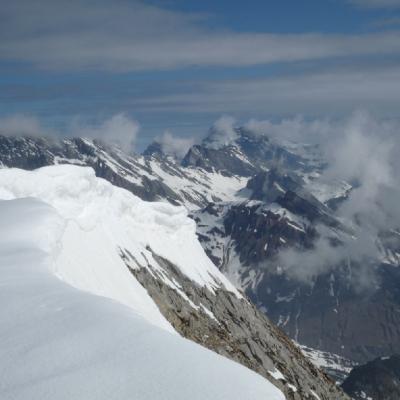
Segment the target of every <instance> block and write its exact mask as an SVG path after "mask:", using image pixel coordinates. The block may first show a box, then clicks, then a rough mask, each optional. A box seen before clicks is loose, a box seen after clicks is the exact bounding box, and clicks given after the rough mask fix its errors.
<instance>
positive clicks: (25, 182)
mask: <svg viewBox="0 0 400 400" xmlns="http://www.w3.org/2000/svg"><path fill="white" fill-rule="evenodd" d="M0 199H1V201H0V215H1V220H2V226H1V230H2V232H1V233H2V238H3V239H2V242H1V245H0V274H1V275H0V280H1V286H2V291H1V294H0V296H2V301H3V304H8V305H9V307H6V308H5V309H3V311H2V312H1V313H0V327H1V329H0V332H1V339H2V341H1V342H2V344H3V345H2V346H0V360H1V362H0V368H1V375H2V382H1V396H2V398H5V399H27V398H42V399H46V398H49V399H50V398H51V399H54V398H57V399H64V398H65V399H70V398H82V397H84V398H88V399H91V398H93V399H101V398H107V399H110V398H115V399H124V398H132V396H134V397H135V398H138V399H153V398H160V397H162V398H166V399H179V398H182V399H183V398H185V399H186V398H188V397H190V398H198V399H204V398H209V399H234V398H240V399H246V398H249V399H256V398H260V399H261V398H263V399H264V398H268V399H271V400H275V399H276V400H281V399H284V398H286V399H296V400H297V399H318V398H320V399H325V400H331V399H332V400H333V399H341V398H343V399H345V398H346V397H345V395H344V394H342V392H341V391H340V390H339V389H338V388H337V387H336V386H335V385H334V384H333V383H332V382H331V381H330V380H329V379H328V378H326V376H325V375H324V374H322V373H321V372H320V371H319V370H318V369H316V368H315V367H313V365H312V364H311V363H309V362H308V361H307V360H306V359H305V358H304V356H303V355H302V354H301V352H300V351H299V350H298V348H297V347H296V346H294V345H293V344H292V343H291V342H290V341H289V340H288V339H287V338H286V336H285V335H283V334H282V333H281V332H280V331H279V330H277V329H276V328H275V327H274V326H273V325H272V324H271V323H270V322H269V321H268V320H267V318H266V317H265V316H263V315H262V314H261V313H260V312H259V311H257V310H256V309H255V308H254V307H253V306H252V305H251V304H250V303H249V302H248V300H247V299H246V298H245V297H243V295H242V294H241V293H240V292H239V291H238V290H237V289H236V288H235V287H234V286H233V285H232V284H231V283H230V282H229V281H228V280H227V278H225V277H224V275H222V273H221V272H220V271H219V270H218V269H217V268H216V266H215V265H214V264H213V263H212V262H211V261H210V260H209V258H208V257H207V256H206V254H205V253H204V251H203V249H202V247H201V245H200V243H199V242H198V240H197V237H196V226H195V223H194V221H193V220H192V219H189V218H188V217H187V211H186V210H185V208H184V207H176V206H172V205H169V204H167V203H159V202H156V203H148V202H144V201H142V200H141V199H139V198H138V197H136V196H134V195H133V194H131V193H129V192H128V191H127V190H125V189H122V188H118V187H116V186H113V185H111V184H110V183H109V182H107V181H105V180H103V179H100V178H97V177H96V176H95V173H94V170H93V169H91V168H87V167H81V166H71V165H58V166H50V167H44V168H39V169H36V170H34V171H26V170H21V169H14V168H11V169H1V170H0ZM177 332H178V333H180V334H182V335H183V336H185V337H187V338H190V339H192V341H187V340H186V339H183V338H181V337H180V336H179V335H177V334H176V333H177ZM193 342H198V343H200V344H202V345H203V347H201V346H198V345H197V344H195V343H193ZM204 347H208V348H210V349H212V350H214V351H215V352H217V353H220V354H223V355H225V356H227V358H231V359H233V360H235V361H238V362H240V363H241V364H243V365H245V366H247V367H249V368H251V369H253V370H254V371H256V372H258V373H259V374H256V373H254V372H252V371H250V370H249V369H247V368H244V367H243V366H240V365H239V364H237V363H234V362H232V361H230V360H228V359H226V358H223V357H221V356H218V355H216V354H214V353H212V352H210V351H209V350H206V349H205V348H204ZM261 375H263V376H264V378H263V377H262V376H261ZM265 378H267V379H265Z"/></svg>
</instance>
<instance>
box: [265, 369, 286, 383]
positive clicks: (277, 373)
mask: <svg viewBox="0 0 400 400" xmlns="http://www.w3.org/2000/svg"><path fill="white" fill-rule="evenodd" d="M268 373H269V374H270V375H271V376H272V377H273V378H274V379H276V380H284V381H286V378H285V376H284V375H283V374H282V372H281V371H279V370H278V369H276V368H275V370H274V371H268Z"/></svg>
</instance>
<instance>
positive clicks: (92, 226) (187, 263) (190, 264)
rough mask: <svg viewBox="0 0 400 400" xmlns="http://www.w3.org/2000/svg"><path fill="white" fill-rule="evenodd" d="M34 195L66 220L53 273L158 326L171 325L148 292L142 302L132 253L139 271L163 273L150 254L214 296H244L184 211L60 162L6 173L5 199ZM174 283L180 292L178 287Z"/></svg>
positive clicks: (0, 187) (0, 191)
mask: <svg viewBox="0 0 400 400" xmlns="http://www.w3.org/2000/svg"><path fill="white" fill-rule="evenodd" d="M28 196H30V197H35V198H40V199H42V200H43V201H45V202H46V203H48V204H50V205H52V206H53V207H54V208H55V209H56V210H57V211H58V212H59V213H60V215H61V216H62V217H63V218H64V219H65V220H66V226H65V229H64V235H63V243H62V249H61V250H60V253H59V254H58V257H57V260H56V261H55V264H54V268H55V272H56V274H57V275H58V276H59V277H60V278H61V279H63V280H65V281H66V282H68V283H70V284H72V285H73V286H75V287H77V288H80V289H83V290H87V291H90V292H92V293H95V294H98V295H102V296H105V297H110V298H113V299H115V300H117V301H119V302H121V303H123V304H126V305H128V306H131V307H133V308H134V309H135V310H136V311H137V312H139V313H141V314H143V315H145V316H146V318H150V316H154V318H152V319H154V322H155V323H156V324H158V325H163V326H164V327H165V325H166V324H165V323H163V322H161V321H160V320H159V318H158V317H157V316H156V315H159V313H158V311H157V312H155V311H154V307H155V306H154V305H152V306H150V305H148V304H145V303H144V300H143V298H144V297H143V296H142V295H140V296H139V298H138V295H137V293H140V291H143V289H141V287H140V285H139V284H138V283H137V282H136V280H135V279H134V278H133V276H132V275H131V273H130V272H129V270H128V269H127V268H126V265H125V264H124V262H123V261H122V259H121V257H120V254H121V251H122V250H125V249H126V250H128V252H129V253H130V254H131V255H132V256H133V258H134V259H135V261H136V263H137V265H136V267H139V266H147V265H149V264H151V265H152V266H153V267H156V268H158V270H159V273H160V274H161V276H163V271H162V268H161V267H159V266H158V263H157V262H156V261H155V260H154V259H153V256H152V253H151V252H150V249H151V250H152V251H153V252H155V253H156V254H158V255H160V256H162V257H164V258H165V259H167V260H169V261H170V262H172V263H173V264H175V265H176V266H177V267H178V268H180V269H181V272H182V273H183V274H185V275H186V276H187V277H188V278H189V279H191V280H192V281H194V282H196V283H197V284H199V285H200V286H205V287H207V288H208V289H210V290H211V291H213V290H214V289H215V288H218V287H223V288H226V289H227V290H230V291H232V292H234V293H235V294H236V295H237V296H240V294H239V293H238V292H237V291H236V289H235V288H234V287H233V285H232V284H231V283H230V282H229V281H228V280H227V279H226V278H225V277H224V276H223V275H222V274H221V273H220V271H219V270H218V269H217V268H216V267H215V266H214V264H213V263H212V262H211V261H210V260H209V259H208V257H207V256H206V255H205V253H204V251H203V249H202V247H201V245H200V244H199V242H198V240H197V237H196V234H195V223H194V221H192V220H191V219H189V218H187V215H186V210H185V209H184V208H183V207H175V206H171V205H169V204H166V203H147V202H144V201H142V200H141V199H139V198H138V197H136V196H134V195H132V194H131V193H129V192H128V191H126V190H124V189H120V188H117V187H115V186H113V185H111V184H110V183H109V182H107V181H105V180H103V179H100V178H96V177H95V174H94V171H93V170H92V169H91V168H84V167H76V166H70V165H60V166H53V167H44V168H41V169H38V170H35V171H32V172H30V171H24V170H17V169H8V170H1V171H0V198H3V199H12V198H19V197H28ZM82 262H84V265H85V268H82V267H81V265H80V264H82ZM133 267H135V266H133ZM165 279H167V278H165ZM168 284H169V285H170V286H171V287H173V288H174V289H176V290H179V288H178V287H176V286H175V284H174V282H171V281H168ZM133 286H134V288H135V289H134V290H132V287H133ZM150 302H151V304H153V303H152V301H151V300H150ZM140 307H143V309H142V308H140ZM151 307H153V310H151Z"/></svg>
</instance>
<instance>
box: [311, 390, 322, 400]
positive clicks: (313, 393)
mask: <svg viewBox="0 0 400 400" xmlns="http://www.w3.org/2000/svg"><path fill="white" fill-rule="evenodd" d="M310 393H311V394H312V395H313V396H314V397H315V398H316V399H317V400H321V397H319V396H318V395H317V393H315V392H314V390H311V389H310Z"/></svg>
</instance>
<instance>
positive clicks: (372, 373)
mask: <svg viewBox="0 0 400 400" xmlns="http://www.w3.org/2000/svg"><path fill="white" fill-rule="evenodd" d="M342 388H343V390H345V391H346V393H348V394H349V395H350V396H351V397H352V398H353V399H354V400H398V399H400V355H397V354H396V355H393V356H391V357H380V358H377V359H375V360H373V361H370V362H368V363H367V364H364V365H360V366H357V367H355V368H354V369H353V370H352V371H351V372H350V375H349V376H348V378H347V379H346V380H345V381H344V382H343V384H342Z"/></svg>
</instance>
